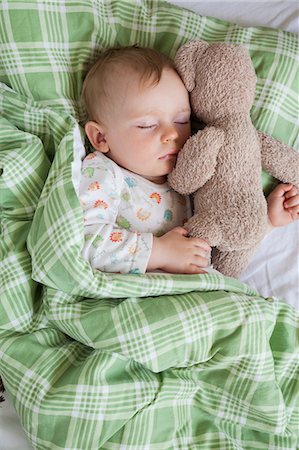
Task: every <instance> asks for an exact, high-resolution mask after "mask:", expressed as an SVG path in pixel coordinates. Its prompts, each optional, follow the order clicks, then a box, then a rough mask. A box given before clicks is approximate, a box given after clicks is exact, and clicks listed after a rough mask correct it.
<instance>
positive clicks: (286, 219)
mask: <svg viewBox="0 0 299 450" xmlns="http://www.w3.org/2000/svg"><path fill="white" fill-rule="evenodd" d="M267 203H268V217H269V221H270V223H271V225H272V226H273V227H282V226H284V225H288V224H289V223H291V222H293V221H294V220H298V219H299V192H298V189H297V188H296V187H295V186H293V185H292V184H283V183H281V184H279V185H278V186H276V188H275V189H274V190H273V191H272V192H271V194H269V195H268V198H267Z"/></svg>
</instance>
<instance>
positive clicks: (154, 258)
mask: <svg viewBox="0 0 299 450" xmlns="http://www.w3.org/2000/svg"><path fill="white" fill-rule="evenodd" d="M210 253H211V247H210V246H209V245H208V244H207V242H206V241H204V240H203V239H200V238H194V237H188V233H187V231H186V230H185V229H184V228H182V227H176V228H174V229H173V230H171V231H168V233H165V234H164V235H163V236H161V237H159V238H157V237H154V242H153V248H152V254H151V257H150V260H149V263H148V267H147V270H148V271H150V270H155V269H161V270H165V271H166V272H170V273H193V274H195V273H206V272H205V271H204V270H203V269H202V268H203V267H207V266H208V265H209V263H210Z"/></svg>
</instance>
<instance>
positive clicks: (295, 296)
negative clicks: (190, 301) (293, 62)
mask: <svg viewBox="0 0 299 450" xmlns="http://www.w3.org/2000/svg"><path fill="white" fill-rule="evenodd" d="M136 1H138V0H136ZM170 3H173V4H176V5H178V6H182V7H185V8H188V9H191V10H193V11H195V12H196V13H198V14H200V15H203V16H207V15H209V16H214V17H218V18H219V19H224V20H228V21H230V22H233V23H238V24H240V25H242V26H267V27H272V28H281V29H284V30H287V31H292V32H295V33H298V29H299V7H298V3H297V2H295V1H275V0H274V1H271V2H269V1H268V2H267V1H244V0H239V1H225V0H224V1H222V2H219V1H215V2H214V1H207V0H204V1H188V0H180V1H176V0H172V1H170ZM298 253H299V224H298V223H293V224H291V225H289V226H288V227H287V228H281V229H276V230H274V231H272V233H270V235H268V236H266V237H265V238H264V240H263V242H262V244H261V246H260V248H259V250H258V251H257V253H256V255H255V256H254V258H253V260H252V261H251V263H250V264H249V267H248V269H247V270H246V272H245V273H244V274H243V276H242V280H243V281H244V282H246V283H248V284H249V285H251V286H252V287H254V288H255V289H256V290H257V291H258V292H259V293H260V294H261V295H263V296H273V295H274V296H276V297H279V298H282V299H285V301H287V302H288V303H289V304H291V305H293V306H294V307H296V308H297V309H299V257H298ZM5 397H6V401H5V402H4V403H2V404H1V405H0V450H32V447H31V445H30V443H29V442H28V440H27V437H26V435H25V433H24V432H23V430H22V428H21V425H20V422H19V418H18V416H17V414H16V413H15V411H14V408H13V406H12V403H11V402H10V400H9V398H8V396H7V394H6V395H5ZM86 450H88V449H86Z"/></svg>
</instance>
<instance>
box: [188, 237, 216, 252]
mask: <svg viewBox="0 0 299 450" xmlns="http://www.w3.org/2000/svg"><path fill="white" fill-rule="evenodd" d="M189 239H191V242H192V244H194V245H195V246H196V247H200V248H202V249H203V250H204V251H205V252H207V253H209V252H211V250H212V248H211V247H210V245H209V244H208V243H207V241H205V240H204V239H201V238H189Z"/></svg>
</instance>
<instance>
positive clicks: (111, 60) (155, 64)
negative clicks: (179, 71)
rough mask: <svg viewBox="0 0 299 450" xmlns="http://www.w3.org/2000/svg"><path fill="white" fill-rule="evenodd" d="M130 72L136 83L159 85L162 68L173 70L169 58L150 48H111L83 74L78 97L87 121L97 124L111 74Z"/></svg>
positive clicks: (172, 64) (106, 96) (105, 98)
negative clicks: (123, 71)
mask: <svg viewBox="0 0 299 450" xmlns="http://www.w3.org/2000/svg"><path fill="white" fill-rule="evenodd" d="M119 68H123V69H124V70H127V69H131V70H133V71H134V72H136V73H137V74H138V75H140V82H143V83H145V82H150V85H155V84H157V83H159V81H160V78H161V74H162V70H163V69H175V68H174V63H173V61H172V59H170V58H169V57H168V56H166V55H164V54H162V53H160V52H158V51H157V50H155V49H153V48H142V47H137V46H130V47H112V48H109V49H107V50H106V51H104V52H103V53H102V54H101V55H100V57H99V58H98V60H97V61H96V63H95V64H94V65H93V66H92V67H91V69H90V70H89V72H88V73H87V75H86V77H85V80H84V83H83V88H82V94H81V98H82V101H83V103H84V105H85V108H86V111H87V114H88V120H94V121H97V120H98V118H99V113H100V110H101V102H104V100H107V98H108V97H109V96H108V94H107V89H106V88H107V84H109V79H111V77H112V74H113V71H114V72H116V71H117V69H119Z"/></svg>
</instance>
